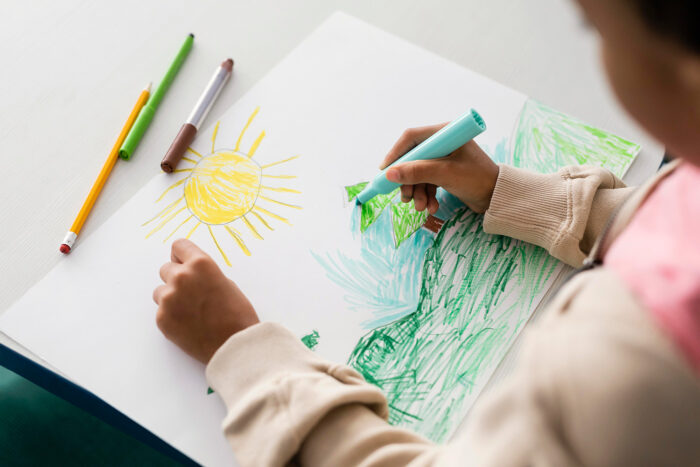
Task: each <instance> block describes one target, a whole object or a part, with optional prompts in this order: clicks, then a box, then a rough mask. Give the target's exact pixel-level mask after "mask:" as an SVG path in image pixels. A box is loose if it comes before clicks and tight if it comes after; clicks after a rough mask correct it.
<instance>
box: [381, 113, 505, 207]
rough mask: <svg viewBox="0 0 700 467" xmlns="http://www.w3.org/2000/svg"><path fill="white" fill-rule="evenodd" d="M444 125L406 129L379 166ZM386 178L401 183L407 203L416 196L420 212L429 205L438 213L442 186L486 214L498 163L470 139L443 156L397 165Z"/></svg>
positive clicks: (414, 145)
mask: <svg viewBox="0 0 700 467" xmlns="http://www.w3.org/2000/svg"><path fill="white" fill-rule="evenodd" d="M445 125H446V123H442V124H438V125H431V126H424V127H419V128H410V129H408V130H406V131H404V132H403V135H401V138H399V140H398V141H397V142H396V143H395V144H394V147H392V148H391V150H390V151H389V154H387V155H386V157H385V158H384V160H383V161H382V164H381V165H380V168H381V169H383V168H384V167H386V166H388V165H389V164H391V163H392V162H394V161H395V160H396V159H398V158H399V157H401V156H403V155H404V154H405V153H407V152H408V151H410V150H411V149H413V148H414V147H416V146H417V145H418V144H420V143H421V142H423V141H424V140H426V139H428V137H429V136H430V135H432V134H433V133H435V132H436V131H438V130H439V129H440V128H442V127H443V126H445ZM386 177H387V179H389V181H392V182H396V183H401V184H402V186H401V200H402V201H403V202H404V203H408V202H409V201H411V199H413V200H414V202H415V206H416V210H418V211H423V210H424V209H426V208H427V209H428V212H429V213H430V214H435V212H436V211H437V210H438V206H439V205H438V201H437V199H436V198H435V191H436V190H437V187H438V186H440V187H442V188H444V189H445V190H447V191H448V192H450V193H452V194H453V195H455V196H456V197H458V198H459V199H460V200H462V202H463V203H464V204H466V205H467V206H468V207H469V208H470V209H471V210H473V211H475V212H478V213H483V212H484V211H486V210H487V209H488V207H489V204H491V195H492V194H493V189H494V187H495V186H496V180H497V179H498V166H497V165H496V164H495V163H494V162H493V161H492V160H491V158H490V157H489V156H488V155H487V154H486V153H485V152H484V151H483V150H482V149H481V148H480V147H479V145H478V144H476V143H475V142H474V141H469V142H468V143H467V144H465V145H464V146H461V147H460V148H458V149H457V150H456V151H454V152H453V153H452V154H450V155H449V156H447V157H443V158H441V159H432V160H427V161H414V162H406V163H403V164H398V165H396V166H394V167H392V168H391V169H389V170H388V171H387V173H386Z"/></svg>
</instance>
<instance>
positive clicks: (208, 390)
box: [207, 387, 214, 396]
mask: <svg viewBox="0 0 700 467" xmlns="http://www.w3.org/2000/svg"><path fill="white" fill-rule="evenodd" d="M209 394H214V390H213V389H212V388H211V387H208V388H207V396H208V395H209Z"/></svg>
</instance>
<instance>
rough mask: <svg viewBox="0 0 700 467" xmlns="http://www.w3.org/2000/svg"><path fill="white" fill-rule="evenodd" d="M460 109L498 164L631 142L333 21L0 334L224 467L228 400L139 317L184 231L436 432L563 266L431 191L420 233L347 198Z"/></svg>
mask: <svg viewBox="0 0 700 467" xmlns="http://www.w3.org/2000/svg"><path fill="white" fill-rule="evenodd" d="M472 107H473V108H475V109H477V110H478V111H479V112H480V113H481V114H482V116H483V117H484V119H485V121H486V123H487V126H488V130H487V131H486V132H485V133H484V134H482V135H480V136H479V137H478V138H477V141H478V142H479V143H480V144H481V145H482V146H483V147H484V148H486V149H487V151H488V152H489V153H490V154H491V155H492V156H493V157H494V159H496V160H498V161H500V162H508V163H512V164H515V165H519V166H523V167H529V168H532V169H534V170H540V171H552V170H554V169H556V167H560V166H563V165H567V164H570V163H593V164H599V165H605V166H607V167H609V168H610V169H611V170H613V171H615V172H616V173H617V174H618V175H622V173H624V171H625V170H626V168H627V167H628V166H629V164H630V163H631V162H632V160H633V158H634V155H635V154H636V153H637V151H638V149H639V148H638V146H636V145H634V144H633V143H629V142H626V141H624V140H622V139H620V138H617V137H614V136H612V135H608V134H605V133H604V132H599V131H597V130H596V131H590V130H591V128H590V127H587V126H585V125H583V124H581V123H580V122H577V121H576V120H574V119H571V118H570V117H567V116H565V115H562V114H559V113H558V112H556V111H553V110H552V109H549V108H547V107H545V106H543V105H541V104H539V103H537V102H535V101H532V100H529V99H528V98H527V97H526V96H525V95H523V94H521V93H518V92H515V91H513V90H510V89H507V88H505V87H503V86H501V85H499V84H497V83H495V82H493V81H491V80H488V79H486V78H484V77H482V76H479V75H477V74H475V73H473V72H470V71H469V70H466V69H464V68H462V67H459V66H457V65H455V64H453V63H450V62H449V61H447V60H444V59H442V58H440V57H437V56H435V55H433V54H431V53H429V52H426V51H424V50H422V49H419V48H417V47H415V46H413V45H411V44H408V43H406V42H404V41H402V40H400V39H397V38H395V37H393V36H390V35H388V34H386V33H384V32H382V31H380V30H378V29H376V28H373V27H371V26H368V25H366V24H364V23H362V22H360V21H358V20H356V19H353V18H351V17H349V16H347V15H344V14H335V15H333V16H332V17H331V18H330V19H329V20H327V21H326V22H325V23H324V24H323V25H322V26H321V27H320V28H319V29H318V30H316V31H315V32H314V33H313V34H312V35H311V36H310V37H308V38H307V39H306V40H305V41H303V42H302V44H301V45H300V46H299V47H298V48H296V49H295V50H294V51H293V52H292V53H291V54H290V55H289V56H287V57H286V58H285V59H284V60H283V61H282V62H281V63H280V64H279V65H278V66H277V67H275V68H274V69H273V70H272V71H271V72H270V73H269V74H268V75H267V76H266V77H265V78H264V79H263V80H261V81H260V82H259V83H258V84H257V85H256V86H255V87H254V88H253V89H252V90H251V91H250V92H249V93H248V94H247V95H246V96H245V97H243V98H242V99H241V100H240V101H239V102H238V103H237V104H236V105H234V106H233V107H232V108H231V109H230V110H229V111H228V112H227V113H226V114H225V116H224V117H223V118H222V119H221V120H220V121H219V122H212V126H211V127H209V128H208V129H204V130H202V131H200V133H199V135H198V138H197V140H196V141H195V143H194V145H193V147H192V150H191V151H190V152H189V153H188V154H187V156H186V160H183V162H182V163H181V165H180V166H179V170H178V171H177V173H175V174H172V175H165V174H158V175H155V176H154V178H153V179H152V180H151V182H150V183H148V184H147V185H146V186H144V187H143V189H142V190H140V191H139V192H138V193H137V194H136V195H135V196H134V197H133V198H132V199H131V200H130V201H129V202H127V203H126V204H125V205H124V206H123V207H122V208H121V209H120V210H119V211H117V212H116V213H115V214H114V215H113V216H112V217H111V218H110V219H109V220H108V221H107V222H106V223H105V224H104V225H103V226H102V227H101V228H100V229H99V230H98V231H97V232H95V233H94V234H93V235H91V236H90V237H89V238H87V239H81V240H80V241H79V243H78V245H77V246H76V248H75V249H74V251H73V252H72V253H71V255H70V256H69V257H66V258H65V259H64V260H63V261H62V262H61V263H60V264H59V265H58V266H57V267H56V268H55V269H54V270H53V271H51V272H50V273H49V274H48V275H47V276H46V277H45V278H44V279H43V280H42V281H40V282H39V283H38V284H37V285H36V286H35V287H34V288H32V289H31V290H30V291H29V292H28V293H27V294H26V295H25V296H24V297H23V298H22V299H20V300H19V301H18V302H17V303H16V304H15V305H14V306H13V307H12V309H10V310H9V311H7V312H6V313H5V314H4V315H3V316H2V318H0V329H1V330H2V331H3V332H5V333H6V334H8V335H9V336H11V337H12V338H13V339H16V340H17V341H18V342H20V343H21V344H22V345H24V346H26V347H27V348H29V349H31V350H32V351H33V352H35V353H37V354H38V355H39V356H41V357H42V358H44V359H45V360H46V361H48V362H50V363H51V364H52V365H54V366H55V367H57V368H59V369H60V370H61V371H62V372H63V373H65V374H66V375H68V376H69V377H70V378H71V379H72V380H73V381H75V382H77V383H78V384H80V385H82V386H84V387H85V388H86V389H88V390H90V391H92V392H94V393H95V394H97V395H98V396H99V397H101V398H102V399H104V400H105V401H107V402H108V403H110V404H111V405H113V406H114V407H116V408H117V409H118V410H120V411H122V412H123V413H125V414H126V415H128V416H129V417H131V418H132V419H134V420H135V421H137V422H138V423H140V424H142V425H143V426H144V427H146V428H148V429H149V430H151V431H153V432H154V433H155V434H157V435H158V436H160V437H161V438H163V439H164V440H165V441H167V442H169V443H171V444H172V445H173V446H175V447H176V448H178V449H180V450H182V451H183V452H184V453H185V454H187V455H189V456H191V457H192V458H193V459H195V460H196V461H198V462H200V463H203V464H205V465H230V464H231V463H232V461H233V453H232V452H231V451H230V448H229V447H228V445H227V443H226V442H225V440H224V438H223V436H222V434H221V430H220V425H221V421H222V419H223V417H224V415H225V408H224V406H223V404H222V403H221V402H220V401H219V399H218V397H217V396H216V395H215V394H208V391H207V389H208V387H207V383H206V381H205V379H204V367H203V365H201V364H199V363H197V362H195V361H194V360H192V359H190V358H189V357H187V356H185V355H184V354H183V353H182V352H181V351H179V349H177V348H176V347H175V346H174V345H173V344H171V343H170V342H168V341H167V340H166V339H165V338H164V337H163V336H162V335H161V334H160V332H159V331H158V329H157V328H156V326H155V321H154V317H155V311H156V306H155V305H154V304H153V302H152V301H151V294H152V291H153V289H154V288H155V287H156V286H157V285H158V284H159V282H160V281H159V278H158V269H159V267H160V265H161V264H162V263H163V262H165V261H166V260H167V259H168V258H169V249H170V244H171V242H172V240H174V239H175V238H178V237H183V236H189V237H190V238H191V239H192V240H193V241H195V242H196V243H197V244H198V245H200V246H201V247H202V248H203V249H205V250H206V251H207V252H209V253H210V254H211V255H212V257H213V258H214V259H216V261H217V262H218V263H219V264H220V265H221V267H222V269H223V270H224V272H225V273H226V274H227V275H228V276H229V277H230V278H231V279H233V280H234V281H236V282H237V283H238V285H239V286H240V287H241V289H242V290H243V291H244V292H245V293H246V294H247V295H248V297H249V298H250V300H251V301H252V303H253V304H254V305H255V307H256V309H257V310H258V312H259V314H260V316H261V318H262V319H264V320H273V321H278V322H281V323H283V324H284V325H286V326H287V327H288V328H289V329H291V330H292V331H293V332H294V333H296V334H297V335H299V337H300V339H302V340H303V342H304V343H305V344H306V345H307V346H309V347H310V348H313V350H314V351H315V352H318V353H319V354H320V355H322V356H324V357H326V358H329V359H332V360H335V361H338V362H349V363H350V364H351V365H353V366H354V367H355V368H357V369H358V370H359V371H360V372H362V373H363V374H364V375H365V376H366V377H367V379H368V380H369V381H371V382H373V383H375V384H378V385H379V386H381V387H382V388H383V389H384V390H385V391H386V393H387V395H388V398H389V402H390V406H391V412H392V415H391V422H392V423H396V424H400V425H403V426H407V427H411V428H413V429H416V430H418V431H420V432H421V433H423V434H425V435H426V436H428V437H430V438H431V439H434V440H436V441H442V440H445V439H446V438H447V437H449V436H450V434H451V433H452V432H453V431H454V428H455V427H456V425H457V424H458V423H459V421H460V418H461V416H462V415H463V414H464V412H465V411H466V409H467V408H468V407H469V406H470V405H471V403H472V402H473V400H474V398H475V397H476V395H478V393H479V391H480V390H481V388H482V387H483V386H484V384H485V383H486V381H487V380H488V378H489V376H490V375H491V373H492V372H493V370H494V368H495V366H496V365H497V364H498V362H499V361H500V359H501V358H502V356H503V354H504V353H505V351H506V350H507V348H508V346H509V345H510V344H511V343H512V341H513V339H515V337H516V336H517V333H518V332H519V331H520V329H521V328H522V326H523V324H524V323H525V322H526V320H527V319H528V317H529V316H530V314H531V312H532V310H533V309H534V308H535V307H536V305H537V304H538V302H539V300H540V298H541V297H542V295H543V294H544V293H545V291H546V290H547V288H548V287H549V286H550V284H551V283H552V281H553V280H554V278H555V276H556V274H557V272H558V271H559V268H560V265H559V264H558V263H557V262H556V261H555V260H553V259H552V258H551V257H549V256H548V255H547V254H546V253H545V252H544V251H543V250H541V249H538V248H536V247H534V246H531V245H526V244H523V243H522V242H517V241H514V240H511V239H505V238H501V237H493V236H489V235H486V234H484V233H483V231H482V230H481V227H480V225H481V217H480V216H477V215H475V214H473V213H471V212H469V211H467V210H465V209H464V208H463V207H462V206H461V205H460V203H459V202H458V201H456V199H454V198H452V197H451V196H450V195H448V194H446V193H441V199H442V201H443V203H442V207H441V211H440V213H439V216H438V217H440V218H441V219H442V221H445V224H444V225H443V228H442V229H441V230H440V233H439V234H437V235H436V234H435V233H433V232H430V231H429V230H427V229H424V228H420V227H421V225H422V224H423V222H424V221H425V220H426V219H425V218H424V217H421V216H420V215H416V214H415V213H414V212H413V211H410V210H407V209H405V208H406V206H403V205H401V204H400V203H398V202H397V199H396V197H395V195H393V196H387V197H384V198H381V199H380V200H377V201H376V202H375V204H373V207H372V208H371V209H369V210H366V211H364V212H362V208H359V207H355V204H354V201H352V195H353V193H354V191H353V190H356V188H357V184H358V183H361V182H364V181H367V180H368V179H369V178H370V177H372V176H373V175H374V174H375V173H376V170H377V164H378V163H379V161H380V160H381V158H382V157H383V156H384V154H385V153H386V151H387V150H388V149H389V148H390V147H391V145H392V144H393V143H394V141H395V140H396V139H397V138H398V137H399V135H400V134H401V132H402V131H403V130H404V129H405V128H408V127H413V126H420V125H426V124H431V123H435V122H443V121H447V120H449V119H452V118H455V117H457V116H459V115H460V114H462V113H464V112H465V111H467V110H468V109H469V108H472ZM214 123H215V124H214ZM603 148H607V150H606V151H603V150H602V149H603ZM610 148H612V149H610ZM155 157H156V156H155V155H154V158H155ZM154 160H155V159H154ZM353 187H354V188H353ZM438 348H440V349H441V351H440V352H436V349H438ZM438 354H439V355H438ZM455 401H456V402H455Z"/></svg>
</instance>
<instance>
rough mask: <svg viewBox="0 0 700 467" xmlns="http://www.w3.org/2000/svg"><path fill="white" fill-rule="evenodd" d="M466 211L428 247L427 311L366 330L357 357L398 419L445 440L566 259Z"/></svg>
mask: <svg viewBox="0 0 700 467" xmlns="http://www.w3.org/2000/svg"><path fill="white" fill-rule="evenodd" d="M481 223H482V216H481V215H477V214H474V213H473V212H471V211H469V210H468V209H463V210H461V211H460V212H459V213H458V214H457V215H456V216H454V217H453V218H452V219H451V220H449V221H448V222H447V223H446V224H445V225H444V226H443V227H442V229H441V230H440V233H439V234H438V236H437V237H436V239H435V242H434V244H433V245H432V246H431V247H430V248H428V250H427V251H426V253H425V260H424V263H423V271H422V274H423V280H422V284H421V292H420V298H419V303H418V308H417V310H416V311H415V312H413V313H411V314H409V315H407V316H404V317H403V318H401V319H399V320H397V321H394V322H392V323H390V324H387V325H384V326H381V327H378V328H376V329H375V330H373V331H371V332H370V333H368V334H367V335H365V336H364V337H363V338H362V339H361V340H360V341H359V342H358V344H357V346H356V347H355V349H354V351H353V352H352V354H351V356H350V358H349V364H350V365H351V366H353V367H354V368H356V369H357V370H358V371H359V372H360V373H362V375H363V376H364V377H365V379H367V381H369V382H371V383H373V384H375V385H377V386H379V387H380V388H382V390H383V391H384V393H385V394H386V395H387V398H388V401H389V407H390V415H389V417H390V418H389V421H390V422H391V423H392V424H394V425H400V426H404V427H408V428H411V429H413V430H416V431H418V432H419V433H421V434H423V435H425V436H427V437H428V438H430V439H432V440H434V441H438V442H439V441H444V440H445V439H446V438H447V437H448V436H449V435H450V434H451V433H452V429H453V428H454V427H455V425H456V424H457V423H459V421H460V420H461V418H462V417H463V416H464V412H465V410H466V408H468V407H469V405H470V403H471V400H470V397H469V396H470V395H471V394H472V391H473V390H474V388H478V387H481V386H482V385H483V384H485V378H488V377H489V376H490V374H485V373H484V372H483V370H484V369H485V368H489V367H491V366H492V365H495V364H497V363H498V362H499V361H500V360H501V358H503V356H504V355H505V353H506V351H507V350H508V347H509V346H510V344H511V342H512V341H513V339H514V338H515V336H516V335H517V333H518V332H519V331H520V329H521V328H522V326H523V324H524V323H525V321H526V320H527V318H528V317H529V316H530V311H531V310H532V308H533V304H534V302H535V300H536V299H537V298H538V297H539V296H540V295H541V294H542V293H543V292H544V287H545V285H546V283H547V281H548V280H549V278H550V277H551V275H552V274H553V272H554V271H555V268H556V267H557V266H558V264H559V263H558V262H557V261H556V260H555V259H554V258H552V257H550V256H549V255H548V254H547V252H546V251H545V250H543V249H541V248H538V247H536V246H534V245H530V244H527V243H524V242H521V241H518V240H514V239H512V238H509V237H502V236H497V235H488V234H486V233H484V231H483V229H482V226H481Z"/></svg>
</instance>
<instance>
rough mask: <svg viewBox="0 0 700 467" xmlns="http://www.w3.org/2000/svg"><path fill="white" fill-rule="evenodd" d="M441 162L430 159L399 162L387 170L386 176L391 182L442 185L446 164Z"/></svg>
mask: <svg viewBox="0 0 700 467" xmlns="http://www.w3.org/2000/svg"><path fill="white" fill-rule="evenodd" d="M441 162H442V161H439V160H428V161H413V162H405V163H403V164H397V165H395V166H394V167H391V168H390V169H388V170H387V171H386V178H387V179H388V180H389V181H390V182H394V183H400V184H402V185H416V184H418V183H431V184H433V185H440V182H441V180H442V176H441V175H442V173H443V165H444V164H442V163H441Z"/></svg>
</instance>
